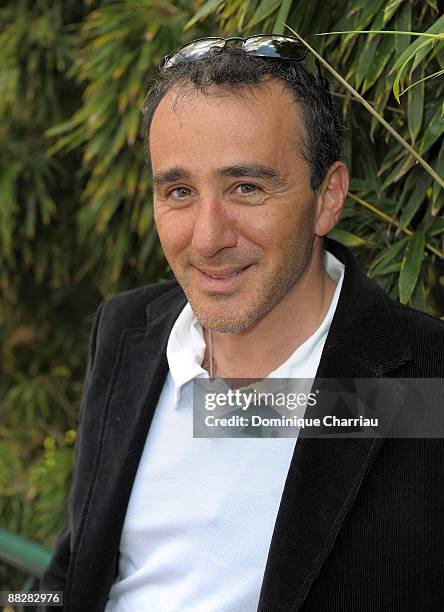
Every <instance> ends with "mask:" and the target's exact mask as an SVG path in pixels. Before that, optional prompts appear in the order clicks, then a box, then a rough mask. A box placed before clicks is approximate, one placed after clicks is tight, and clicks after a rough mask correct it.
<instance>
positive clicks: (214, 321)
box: [190, 302, 257, 334]
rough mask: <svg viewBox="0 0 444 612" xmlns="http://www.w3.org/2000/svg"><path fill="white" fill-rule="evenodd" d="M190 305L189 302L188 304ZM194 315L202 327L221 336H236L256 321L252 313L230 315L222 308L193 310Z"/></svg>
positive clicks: (237, 312)
mask: <svg viewBox="0 0 444 612" xmlns="http://www.w3.org/2000/svg"><path fill="white" fill-rule="evenodd" d="M190 303H191V302H190ZM191 307H192V308H193V311H194V314H195V315H196V317H197V320H198V321H199V323H200V324H201V325H202V327H204V328H206V329H208V330H210V331H212V332H218V333H221V334H237V333H240V332H243V331H245V330H246V329H248V328H249V327H251V325H253V323H254V322H255V321H256V319H257V317H256V316H255V314H254V313H252V312H246V313H239V310H237V311H236V313H235V314H234V313H233V314H230V313H228V312H227V310H226V309H225V310H223V307H222V308H219V309H218V308H214V309H210V308H209V309H206V308H202V307H201V308H194V306H193V304H191Z"/></svg>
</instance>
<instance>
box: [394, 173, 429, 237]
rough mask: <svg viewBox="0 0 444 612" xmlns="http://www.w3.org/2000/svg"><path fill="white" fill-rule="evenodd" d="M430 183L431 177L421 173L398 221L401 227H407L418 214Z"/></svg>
mask: <svg viewBox="0 0 444 612" xmlns="http://www.w3.org/2000/svg"><path fill="white" fill-rule="evenodd" d="M431 182H432V177H431V176H430V174H427V173H426V172H422V173H421V176H420V177H419V179H418V181H417V183H416V186H415V189H414V190H413V192H412V194H411V195H410V197H409V199H408V201H407V204H406V205H405V207H404V210H403V213H402V215H401V218H400V219H399V224H400V225H401V226H402V227H407V226H408V225H409V224H410V222H411V220H412V219H413V217H414V216H415V214H416V213H417V212H418V210H419V208H420V206H421V204H422V203H423V202H424V199H425V198H426V197H427V196H426V191H427V188H428V186H429V185H430V184H431Z"/></svg>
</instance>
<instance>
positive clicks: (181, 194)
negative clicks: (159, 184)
mask: <svg viewBox="0 0 444 612" xmlns="http://www.w3.org/2000/svg"><path fill="white" fill-rule="evenodd" d="M190 194H191V189H189V188H188V187H175V188H174V189H171V191H169V192H168V196H171V195H172V196H173V198H175V199H176V200H183V199H184V198H185V197H187V196H188V195H190Z"/></svg>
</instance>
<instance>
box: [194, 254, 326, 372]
mask: <svg viewBox="0 0 444 612" xmlns="http://www.w3.org/2000/svg"><path fill="white" fill-rule="evenodd" d="M322 256H323V250H322V248H321V247H320V248H318V249H317V251H316V252H313V256H312V258H311V260H310V263H309V265H308V267H307V270H306V271H305V272H304V274H303V275H302V277H301V278H300V279H299V281H298V282H297V283H296V285H295V286H294V287H293V288H292V289H291V291H289V293H288V294H287V295H286V296H285V297H284V298H283V299H282V300H281V301H280V302H278V304H276V305H275V306H274V307H273V308H272V309H271V310H270V311H269V312H267V313H266V314H265V315H264V316H263V317H261V319H259V320H258V321H257V322H256V323H255V324H254V325H252V326H251V327H249V328H248V329H247V330H245V331H243V332H240V333H218V332H214V331H213V332H212V334H211V336H212V337H211V339H210V334H209V331H208V330H207V329H205V330H204V335H205V342H206V345H207V350H206V352H205V359H204V363H203V366H204V367H205V369H207V371H208V372H209V373H210V375H211V371H210V370H211V369H212V375H213V377H214V378H215V377H218V378H250V379H253V378H265V377H266V376H268V374H270V372H272V371H273V370H275V369H276V368H277V367H279V366H280V365H281V364H282V363H284V362H285V361H286V360H287V359H288V358H289V357H290V355H291V354H292V353H293V352H294V351H295V350H296V349H297V348H298V347H299V346H300V345H301V344H303V343H304V342H305V341H306V340H307V339H308V338H309V337H310V336H311V335H312V334H313V333H314V332H315V331H316V330H317V329H318V327H319V326H320V324H321V323H322V321H323V320H324V318H325V316H326V314H327V311H328V308H329V306H330V304H331V300H332V298H333V294H334V291H335V288H336V285H335V282H334V281H333V280H332V279H331V278H330V276H329V275H328V274H327V272H326V271H325V269H324V267H323V261H322ZM210 344H211V346H212V359H210Z"/></svg>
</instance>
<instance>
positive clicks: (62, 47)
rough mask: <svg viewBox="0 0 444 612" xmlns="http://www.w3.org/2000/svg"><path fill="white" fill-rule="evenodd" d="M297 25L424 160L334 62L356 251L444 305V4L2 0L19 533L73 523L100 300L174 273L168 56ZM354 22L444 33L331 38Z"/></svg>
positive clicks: (8, 325) (4, 308)
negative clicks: (157, 202)
mask: <svg viewBox="0 0 444 612" xmlns="http://www.w3.org/2000/svg"><path fill="white" fill-rule="evenodd" d="M283 23H286V24H288V25H289V26H290V27H291V28H292V29H293V30H295V31H296V32H297V33H298V34H299V35H300V36H302V37H303V38H304V40H305V41H306V42H308V43H309V44H310V45H311V46H312V47H313V49H315V50H316V52H317V53H319V54H320V55H321V56H322V58H324V60H326V61H327V62H328V64H329V66H331V68H333V69H334V70H336V71H337V73H338V74H339V75H341V76H342V78H343V79H345V80H346V81H347V83H348V84H349V86H351V87H352V88H354V90H356V91H357V92H358V93H359V94H360V95H361V96H363V97H364V98H365V99H366V100H367V101H368V102H369V103H370V104H371V106H372V107H373V108H374V109H375V110H376V111H377V112H378V113H380V115H381V116H382V117H383V118H384V119H385V120H386V121H387V122H388V124H390V126H392V128H394V129H395V130H396V131H397V132H398V133H399V135H400V136H402V138H403V139H404V140H405V141H406V143H408V144H409V145H411V146H412V147H413V148H414V149H415V151H416V152H417V153H419V155H420V156H421V161H422V162H423V163H417V160H415V158H414V157H413V156H412V155H410V154H409V152H408V149H407V148H406V147H405V146H404V144H402V142H400V141H399V140H396V139H395V138H394V137H393V135H392V134H390V132H389V131H388V129H387V128H386V127H384V126H383V125H382V124H381V123H380V121H379V120H378V119H377V118H376V117H375V116H373V115H372V114H370V113H369V112H368V110H367V109H366V108H364V106H363V105H362V104H361V103H360V102H359V101H357V99H356V97H355V95H354V94H353V93H352V92H351V91H350V89H349V88H347V87H345V86H344V83H343V82H341V80H340V79H338V78H336V77H334V76H332V75H331V74H329V73H328V68H327V67H326V68H325V73H326V74H327V75H328V76H329V77H330V81H331V90H332V92H333V94H334V99H335V102H336V104H337V106H338V108H340V109H341V112H342V115H343V117H344V120H345V121H346V123H347V126H348V136H347V151H346V154H347V158H348V163H349V167H350V171H351V177H352V180H351V184H350V192H349V195H348V197H347V200H346V205H345V211H344V214H343V217H342V220H341V222H340V224H339V226H338V228H337V229H335V230H334V231H333V232H332V235H334V237H335V238H337V239H338V240H341V241H343V242H344V243H345V244H347V245H349V246H351V247H353V249H354V252H355V254H356V256H357V257H358V259H359V260H360V262H361V264H362V266H363V267H364V269H366V270H367V272H368V274H369V275H370V276H372V277H373V278H375V279H376V281H377V282H378V283H379V284H380V285H381V286H382V287H383V288H384V289H385V290H386V291H387V292H388V293H389V294H390V295H392V296H393V297H395V298H396V299H400V300H401V301H402V302H404V303H406V304H410V305H411V306H413V307H415V308H418V309H420V310H423V311H428V312H430V313H431V314H432V315H434V316H437V317H443V315H444V253H443V251H444V217H443V215H442V211H443V208H444V206H443V205H444V189H443V188H442V185H443V181H442V177H443V175H444V139H443V133H444V117H443V116H442V112H443V110H444V107H443V98H444V96H443V93H444V79H443V78H442V76H441V75H442V70H443V69H444V40H443V34H442V33H443V31H444V16H443V15H442V12H440V10H439V8H438V3H437V0H427V1H422V0H421V1H417V2H411V1H407V0H391V1H384V0H365V1H364V0H355V1H349V2H345V1H343V0H342V1H340V2H339V1H337V0H310V2H307V1H300V0H294V1H286V0H284V1H270V0H260V1H254V0H209V1H207V2H203V1H200V0H196V1H194V2H185V1H184V0H182V1H178V2H174V3H172V2H171V3H170V2H168V1H164V0H102V1H98V0H96V1H87V0H84V1H80V0H55V1H50V0H14V1H13V0H10V1H9V2H8V1H7V2H1V3H0V91H1V96H0V292H1V299H0V341H1V342H0V347H1V348H0V350H1V360H0V373H1V377H0V416H1V418H0V465H1V470H0V525H1V526H2V527H5V528H7V529H9V530H11V531H14V532H16V533H20V534H22V535H23V536H25V537H28V538H31V539H33V540H35V541H37V542H40V543H42V544H44V545H45V546H48V547H51V546H52V545H53V543H54V538H55V535H56V533H57V532H58V531H59V530H60V529H61V528H62V526H63V524H64V521H65V518H66V498H67V491H68V487H69V483H70V476H71V470H72V452H73V445H74V442H75V430H76V417H77V412H78V407H79V402H80V397H81V392H82V381H83V375H84V369H85V364H86V358H87V346H88V337H89V332H90V328H91V324H92V320H93V316H94V312H95V309H96V307H97V305H98V304H99V302H100V301H101V300H102V299H103V298H104V297H106V296H109V295H111V294H113V293H115V292H117V291H120V290H124V289H128V288H131V287H135V286H139V285H142V284H145V283H147V282H155V281H158V280H161V279H164V278H169V277H170V274H171V273H170V270H169V269H168V267H167V264H166V262H165V260H164V259H163V256H162V252H161V249H160V246H159V242H158V239H157V235H156V233H155V229H154V226H153V213H152V202H151V192H150V177H149V174H148V171H147V170H146V167H145V162H144V151H143V139H142V137H141V133H140V123H139V109H140V108H141V106H142V104H143V99H144V95H145V93H146V90H147V87H148V85H149V82H150V79H151V78H152V77H153V75H154V74H155V71H156V68H157V66H158V65H159V63H160V62H161V60H162V58H163V56H164V55H166V54H167V53H168V52H169V51H171V50H172V49H174V48H175V47H177V46H179V45H180V44H182V43H184V42H187V41H188V40H192V39H193V38H198V37H201V36H206V35H218V34H223V35H239V34H240V35H248V34H251V33H261V32H271V31H273V32H275V33H287V34H291V32H290V31H289V30H288V28H286V27H284V25H283ZM349 30H359V31H362V30H372V31H374V30H377V31H380V30H385V31H387V30H389V31H394V32H418V33H427V32H428V33H429V34H432V35H433V36H429V37H419V36H415V35H413V34H407V35H405V34H399V33H395V34H375V33H373V34H365V33H361V34H356V33H347V34H328V35H323V36H317V34H320V33H325V32H338V31H339V32H342V31H349ZM426 77H428V78H426ZM421 79H424V80H422V81H421ZM418 81H420V82H419V83H417V84H416V85H414V86H413V87H410V88H409V89H407V88H408V87H409V85H411V84H413V83H415V82H418ZM394 86H395V89H394V90H393V87H394ZM395 94H396V95H395ZM427 165H428V167H429V168H432V169H433V170H434V171H435V177H433V176H432V174H433V171H432V173H431V172H430V170H429V169H428V168H427ZM362 307H365V304H363V305H362ZM23 579H24V577H23V576H22V575H20V573H19V572H15V571H12V570H11V569H10V568H8V567H7V566H5V565H3V564H0V588H20V587H21V585H22V584H23Z"/></svg>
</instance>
